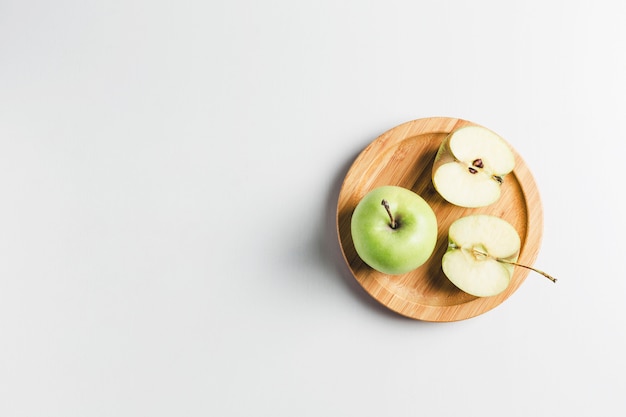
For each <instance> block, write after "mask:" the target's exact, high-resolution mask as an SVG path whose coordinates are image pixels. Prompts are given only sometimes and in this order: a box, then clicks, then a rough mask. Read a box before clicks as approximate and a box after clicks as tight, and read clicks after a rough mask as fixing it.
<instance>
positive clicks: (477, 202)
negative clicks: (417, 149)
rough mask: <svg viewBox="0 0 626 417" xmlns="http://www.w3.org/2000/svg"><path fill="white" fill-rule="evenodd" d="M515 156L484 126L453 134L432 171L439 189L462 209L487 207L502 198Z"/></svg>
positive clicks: (469, 127) (448, 199)
mask: <svg viewBox="0 0 626 417" xmlns="http://www.w3.org/2000/svg"><path fill="white" fill-rule="evenodd" d="M514 167H515V156H514V155H513V151H512V150H511V148H510V147H509V145H508V144H507V143H506V141H505V140H504V139H502V138H501V137H500V136H498V135H497V134H496V133H494V132H492V131H491V130H489V129H487V128H484V127H481V126H466V127H462V128H460V129H457V130H455V131H453V132H451V133H450V134H449V135H448V136H447V137H446V138H445V139H444V141H443V142H442V143H441V145H440V147H439V150H438V152H437V155H436V157H435V162H434V165H433V171H432V180H433V185H434V186H435V189H436V190H437V191H438V192H439V194H440V195H441V196H442V197H443V198H444V199H445V200H447V201H448V202H450V203H452V204H455V205H457V206H461V207H484V206H488V205H490V204H492V203H494V202H496V201H497V200H498V199H499V198H500V191H501V190H500V189H501V185H502V183H503V181H504V177H505V176H506V175H507V174H509V173H510V172H511V171H513V168H514Z"/></svg>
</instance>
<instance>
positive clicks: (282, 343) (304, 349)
mask: <svg viewBox="0 0 626 417" xmlns="http://www.w3.org/2000/svg"><path fill="white" fill-rule="evenodd" d="M430 116H450V117H459V118H463V119H467V120H471V121H474V122H476V123H479V124H482V125H484V126H487V127H489V128H491V129H493V130H495V131H496V132H498V133H500V134H501V135H502V136H504V137H505V138H506V139H507V140H508V141H509V142H510V143H511V144H512V145H513V146H514V147H515V148H516V149H517V151H518V152H519V153H520V154H521V155H522V156H523V158H524V159H525V160H526V163H527V164H528V166H529V167H530V169H531V170H532V172H533V174H534V176H535V180H536V181H537V184H538V186H539V190H540V193H541V196H542V201H543V206H544V220H545V227H544V233H543V243H542V247H541V252H540V255H539V258H538V260H537V262H536V263H535V266H537V267H540V268H542V269H545V270H547V271H549V272H551V273H552V274H553V275H555V276H557V277H558V278H559V282H558V283H557V284H556V285H553V284H551V283H550V282H549V281H547V280H546V279H544V278H542V277H540V276H538V275H533V274H531V275H529V277H528V279H527V280H526V282H525V283H524V285H523V286H522V287H521V288H520V289H519V290H518V291H517V292H516V293H515V294H514V296H513V297H511V298H510V299H509V300H507V301H506V302H505V303H503V304H502V305H500V306H499V307H497V308H496V309H494V310H492V311H490V312H488V313H486V314H484V315H481V316H479V317H477V318H473V319H470V320H465V321H461V322H455V323H443V324H441V323H440V324H436V323H425V322H419V321H415V320H409V319H406V318H402V317H400V316H398V315H396V314H394V313H392V312H390V311H388V310H386V309H385V308H383V307H381V306H380V305H379V304H378V303H377V302H375V301H373V300H372V299H371V298H370V297H369V296H368V295H366V293H365V292H364V291H363V290H362V289H361V288H360V287H359V286H358V284H356V281H355V280H354V279H353V278H352V277H351V276H350V274H349V272H348V269H347V267H346V266H345V264H344V262H343V259H342V257H341V255H340V252H339V246H338V243H337V237H336V234H335V228H334V214H335V207H336V199H337V195H338V191H339V187H340V184H341V181H342V179H343V176H344V175H345V173H346V171H347V169H348V168H349V166H350V164H351V163H352V161H353V160H354V158H355V157H356V155H357V154H358V153H359V152H360V151H361V150H362V149H363V148H364V147H365V146H366V145H367V144H368V143H369V142H371V141H372V140H373V139H375V138H376V137H377V136H378V135H379V134H381V133H382V132H384V131H386V130H387V129H389V128H392V127H394V126H396V125H398V124H400V123H403V122H406V121H409V120H413V119H418V118H422V117H430ZM625 120H626V28H625V26H624V24H623V12H622V6H621V2H619V1H613V2H610V1H602V0H598V1H594V2H584V1H571V0H568V1H565V0H563V1H550V0H541V1H538V0H537V1H535V0H532V1H531V0H528V1H525V2H503V1H495V0H493V1H486V0H475V1H466V2H464V1H434V0H433V1H396V0H388V1H385V2H377V1H370V0H360V1H356V0H355V1H340V0H339V1H338V0H332V1H331V0H317V1H309V2H303V1H288V0H274V1H269V0H268V1H252V0H228V1H226V0H220V1H215V0H213V1H200V0H180V1H162V0H161V1H148V0H130V1H128V0H124V1H121V0H109V1H95V0H87V1H85V0H62V1H54V2H51V1H26V0H19V1H18V0H0V199H1V200H0V201H1V204H0V415H2V416H7V417H22V416H23V417H36V416H45V417H56V416H59V417H73V416H77V417H78V416H80V417H85V416H89V417H98V416H151V417H159V416H220V417H221V416H298V417H299V416H392V415H425V416H462V415H488V416H501V415H506V416H531V415H532V416H555V415H557V416H567V415H571V416H573V415H576V416H599V415H602V416H623V415H625V414H626V399H625V397H624V395H625V392H626V380H625V378H626V377H625V376H624V375H625V373H626V359H625V355H624V352H625V351H626V340H625V328H626V303H625V297H626V283H625V280H624V272H623V270H624V268H623V264H624V257H625V253H626V245H625V243H624V238H623V237H624V232H625V230H624V223H623V221H622V217H623V210H624V209H623V197H622V194H623V190H624V185H623V178H624V170H625V169H626V162H625V159H624V154H625V153H624V152H625V151H626V145H625V139H626V138H625V135H624V125H625Z"/></svg>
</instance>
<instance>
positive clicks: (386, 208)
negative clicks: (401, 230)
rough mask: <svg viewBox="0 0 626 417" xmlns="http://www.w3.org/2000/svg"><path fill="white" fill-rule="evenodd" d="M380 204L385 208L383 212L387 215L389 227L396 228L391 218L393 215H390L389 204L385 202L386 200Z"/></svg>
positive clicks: (396, 225)
mask: <svg viewBox="0 0 626 417" xmlns="http://www.w3.org/2000/svg"><path fill="white" fill-rule="evenodd" d="M380 204H381V205H382V206H383V207H385V210H387V214H388V215H389V220H390V221H391V223H390V224H389V225H390V226H391V228H392V229H395V228H396V227H398V224H397V223H396V221H395V219H394V218H393V214H391V209H390V208H389V203H388V202H387V200H383V201H382V202H381V203H380Z"/></svg>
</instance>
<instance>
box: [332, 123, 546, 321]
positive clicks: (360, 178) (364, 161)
mask: <svg viewBox="0 0 626 417" xmlns="http://www.w3.org/2000/svg"><path fill="white" fill-rule="evenodd" d="M468 125H476V123H473V122H470V121H467V120H462V119H455V118H447V117H435V118H427V119H419V120H414V121H410V122H407V123H404V124H402V125H399V126H397V127H394V128H393V129H391V130H389V131H387V132H385V133H383V134H382V135H380V136H379V137H378V138H377V139H376V140H374V141H373V142H372V143H371V144H370V145H368V146H367V147H366V148H365V149H364V150H363V151H362V152H361V153H360V154H359V156H358V157H357V158H356V160H355V161H354V163H353V164H352V166H351V168H350V169H349V171H348V173H347V174H346V177H345V178H344V182H343V185H342V188H341V191H340V193H339V199H338V204H337V233H338V237H339V242H340V246H341V249H342V252H343V256H344V258H345V260H346V262H347V264H348V266H349V268H350V270H351V271H352V274H353V275H354V277H355V279H356V280H357V281H358V282H359V283H360V284H361V286H362V287H363V288H364V289H365V290H366V291H367V292H368V293H369V294H370V295H371V296H372V297H374V298H375V299H376V300H378V301H379V302H380V303H382V304H383V305H385V306H387V307H388V308H389V309H391V310H393V311H395V312H397V313H399V314H401V315H403V316H407V317H410V318H413V319H418V320H424V321H435V322H448V321H457V320H464V319H468V318H471V317H475V316H477V315H480V314H483V313H485V312H487V311H489V310H491V309H493V308H495V307H496V306H498V305H499V304H501V303H502V302H503V301H505V300H506V299H507V298H509V297H510V296H511V295H512V294H513V293H514V292H515V291H516V290H517V289H518V288H519V287H520V285H521V284H522V283H523V282H524V280H525V279H526V277H527V275H528V273H529V271H528V270H526V269H523V268H520V267H516V268H515V272H514V274H513V278H512V280H511V283H510V284H509V286H508V288H507V289H506V290H505V291H504V292H502V293H500V294H499V295H496V296H493V297H483V298H481V297H474V296H472V295H469V294H467V293H465V292H463V291H461V290H459V289H457V288H456V287H455V286H454V285H453V284H452V283H451V282H450V281H449V280H448V279H447V277H446V276H445V275H444V274H443V271H442V269H441V258H442V257H443V254H444V253H445V251H446V248H447V244H448V229H449V227H450V225H451V224H452V222H453V221H454V220H456V219H458V218H460V217H462V216H466V215H470V214H478V213H484V214H492V215H495V216H498V217H501V218H503V219H505V220H507V221H508V222H510V223H511V224H512V225H513V226H514V227H515V229H516V230H517V231H518V233H519V235H520V238H521V241H522V247H521V251H520V256H519V260H518V262H519V263H522V264H525V265H529V266H532V264H533V263H534V261H535V259H536V258H537V255H538V252H539V247H540V244H541V235H542V231H543V211H542V207H541V200H540V196H539V193H538V190H537V187H536V184H535V181H534V179H533V177H532V175H531V173H530V171H529V170H528V168H527V167H526V164H525V163H524V161H523V160H522V158H521V157H520V155H519V154H517V152H516V151H515V150H514V149H513V152H514V154H515V159H516V165H515V169H514V171H513V172H512V173H511V174H509V175H507V176H506V177H505V180H504V184H503V185H502V195H501V197H500V199H499V200H498V201H497V202H496V203H494V204H492V205H490V206H488V207H481V208H473V209H471V208H463V207H457V206H454V205H452V204H450V203H448V202H447V201H445V200H444V199H443V198H442V197H441V196H440V195H439V194H438V193H437V191H436V190H435V189H434V187H433V184H432V180H431V171H432V166H433V161H434V159H435V155H436V153H437V150H438V148H439V145H440V144H441V142H442V141H443V139H444V138H445V137H446V136H447V135H448V134H449V133H450V132H452V131H453V130H456V129H458V128H460V127H463V126H468ZM382 185H399V186H402V187H405V188H409V189H411V190H413V191H415V192H416V193H417V194H419V195H421V196H422V197H423V198H424V199H425V200H426V201H427V202H428V203H429V204H430V205H431V207H432V208H433V210H434V211H435V214H436V215H437V221H438V230H439V231H438V237H437V245H436V247H435V252H434V253H433V255H432V256H431V257H430V259H429V260H428V261H427V262H426V263H425V264H424V265H422V266H421V267H419V268H417V269H416V270H414V271H412V272H409V273H407V274H404V275H386V274H383V273H380V272H378V271H375V270H373V269H372V268H370V267H369V266H368V265H366V264H365V263H363V261H361V259H360V258H359V256H358V255H357V253H356V251H355V249H354V244H353V242H352V236H351V232H350V222H351V218H352V212H353V211H354V208H355V207H356V205H357V203H358V202H359V201H360V200H361V198H362V197H363V196H364V195H365V194H366V193H367V192H368V191H370V190H372V189H374V188H376V187H379V186H382Z"/></svg>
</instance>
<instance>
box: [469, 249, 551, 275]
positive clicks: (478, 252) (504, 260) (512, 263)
mask: <svg viewBox="0 0 626 417" xmlns="http://www.w3.org/2000/svg"><path fill="white" fill-rule="evenodd" d="M474 253H475V254H476V255H480V256H486V257H490V258H493V257H491V256H489V255H488V254H486V253H485V252H482V251H479V250H476V249H474ZM493 259H495V260H496V261H498V262H502V263H503V264H509V265H515V266H519V267H522V268H526V269H530V270H531V271H534V272H536V273H538V274H539V275H543V276H544V277H546V278H548V279H549V280H550V281H552V282H556V278H554V277H553V276H552V275H550V274H548V273H546V272H543V271H541V270H539V269H537V268H533V267H531V266H528V265H523V264H518V263H517V262H513V261H507V260H506V259H500V258H493Z"/></svg>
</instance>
